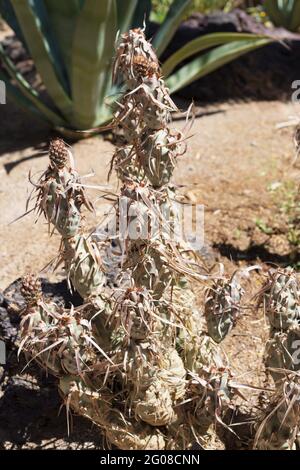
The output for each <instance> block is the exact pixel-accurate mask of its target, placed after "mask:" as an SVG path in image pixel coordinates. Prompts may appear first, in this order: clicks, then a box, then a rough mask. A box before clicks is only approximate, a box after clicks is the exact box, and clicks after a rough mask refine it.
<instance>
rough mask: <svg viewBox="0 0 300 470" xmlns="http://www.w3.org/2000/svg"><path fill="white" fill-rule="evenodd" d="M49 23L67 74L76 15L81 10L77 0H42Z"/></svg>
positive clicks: (69, 66)
mask: <svg viewBox="0 0 300 470" xmlns="http://www.w3.org/2000/svg"><path fill="white" fill-rule="evenodd" d="M44 4H45V8H46V11H47V15H48V18H49V25H50V27H51V30H52V31H53V35H54V36H55V38H56V41H57V43H58V45H59V49H60V51H61V54H62V56H63V61H64V63H65V65H66V69H67V72H68V76H69V74H70V69H71V51H72V44H73V35H74V30H75V26H76V21H77V17H78V15H79V13H80V10H81V5H80V2H79V1H78V0H67V1H61V0H44Z"/></svg>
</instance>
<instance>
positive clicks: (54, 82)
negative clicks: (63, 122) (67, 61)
mask: <svg viewBox="0 0 300 470" xmlns="http://www.w3.org/2000/svg"><path fill="white" fill-rule="evenodd" d="M11 1H12V5H13V7H14V10H15V13H16V16H17V19H18V22H19V24H20V27H21V28H22V32H23V35H24V37H25V40H26V44H27V46H28V49H29V51H30V54H31V56H32V59H33V60H34V63H35V66H36V68H37V70H38V72H39V74H40V76H41V78H42V80H43V83H44V85H45V87H46V89H47V92H48V94H49V96H50V97H51V98H52V100H53V102H54V103H55V105H56V106H57V107H58V109H60V111H61V112H62V113H63V115H64V116H65V117H66V118H68V117H69V116H70V114H71V109H72V102H71V99H70V97H69V96H68V93H67V81H66V76H65V69H64V66H63V61H62V60H61V58H60V57H59V50H58V47H57V44H56V42H55V39H54V38H53V35H52V34H51V28H50V26H49V22H48V18H47V12H46V10H45V9H44V4H43V3H41V2H38V1H34V0H22V1H21V2H20V1H18V0H11Z"/></svg>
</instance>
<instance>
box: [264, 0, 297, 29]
mask: <svg viewBox="0 0 300 470" xmlns="http://www.w3.org/2000/svg"><path fill="white" fill-rule="evenodd" d="M264 8H265V10H266V12H267V14H268V16H269V17H270V19H271V21H272V22H273V23H274V24H275V26H283V27H284V28H286V29H289V30H291V31H297V29H299V27H300V2H299V0H265V2H264Z"/></svg>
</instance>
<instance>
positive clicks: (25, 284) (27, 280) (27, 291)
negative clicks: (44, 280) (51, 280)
mask: <svg viewBox="0 0 300 470" xmlns="http://www.w3.org/2000/svg"><path fill="white" fill-rule="evenodd" d="M21 294H22V295H23V297H24V299H25V301H26V303H27V306H29V307H31V306H34V305H37V303H38V302H39V300H40V299H41V296H42V289H41V281H40V279H38V278H37V277H36V276H35V275H34V274H27V275H26V276H24V277H23V278H22V286H21Z"/></svg>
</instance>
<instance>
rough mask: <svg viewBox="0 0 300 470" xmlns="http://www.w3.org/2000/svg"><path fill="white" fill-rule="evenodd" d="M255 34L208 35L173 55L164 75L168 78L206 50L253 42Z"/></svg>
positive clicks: (163, 68) (167, 62) (189, 43)
mask: <svg viewBox="0 0 300 470" xmlns="http://www.w3.org/2000/svg"><path fill="white" fill-rule="evenodd" d="M253 37H254V36H253V34H248V33H212V34H206V35H204V36H201V37H199V38H196V39H194V40H192V41H190V42H188V43H187V44H186V45H184V46H183V47H181V48H180V49H179V50H178V51H176V52H175V53H174V54H172V55H171V56H170V57H169V58H168V59H167V60H166V61H165V62H164V63H163V66H162V73H163V75H164V76H165V77H168V76H169V75H170V74H171V72H173V70H174V69H175V68H176V67H177V66H178V65H179V64H180V63H181V62H183V61H184V60H186V59H188V58H189V57H191V56H193V55H195V54H197V53H199V52H202V51H203V50H205V49H209V48H211V47H214V46H218V45H220V44H226V43H230V42H234V41H241V40H247V39H251V40H253ZM265 37H266V36H255V38H257V39H259V38H261V39H263V38H265Z"/></svg>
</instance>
